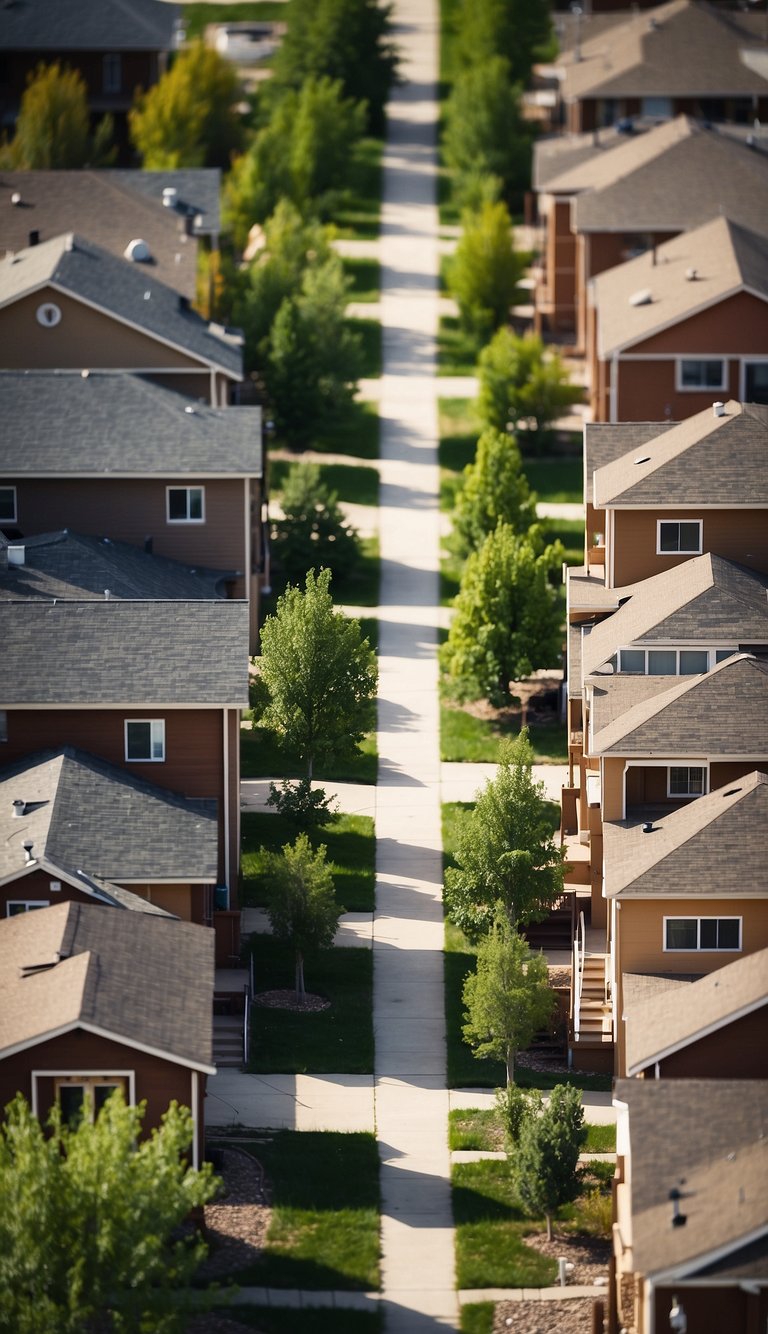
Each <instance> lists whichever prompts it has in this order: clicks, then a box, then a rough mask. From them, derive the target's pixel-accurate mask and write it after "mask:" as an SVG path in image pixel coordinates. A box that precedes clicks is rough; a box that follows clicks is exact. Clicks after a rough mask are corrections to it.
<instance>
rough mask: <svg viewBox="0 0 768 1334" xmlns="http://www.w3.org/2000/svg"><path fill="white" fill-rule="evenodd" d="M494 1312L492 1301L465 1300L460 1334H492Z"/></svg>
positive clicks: (460, 1319) (460, 1314) (494, 1306)
mask: <svg viewBox="0 0 768 1334" xmlns="http://www.w3.org/2000/svg"><path fill="white" fill-rule="evenodd" d="M495 1313H496V1305H495V1303H494V1302H466V1303H465V1305H464V1306H462V1308H461V1311H460V1312H459V1325H460V1329H461V1334H493V1317H494V1315H495ZM265 1334H269V1331H265Z"/></svg>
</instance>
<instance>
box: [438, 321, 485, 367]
mask: <svg viewBox="0 0 768 1334" xmlns="http://www.w3.org/2000/svg"><path fill="white" fill-rule="evenodd" d="M478 350H479V349H478V346H477V339H476V338H475V337H474V335H473V334H469V333H467V332H466V330H464V329H462V327H461V325H460V323H459V320H458V317H457V316H456V315H441V316H440V322H439V324H438V330H437V373H438V375H474V374H475V372H476V370H477V355H478Z"/></svg>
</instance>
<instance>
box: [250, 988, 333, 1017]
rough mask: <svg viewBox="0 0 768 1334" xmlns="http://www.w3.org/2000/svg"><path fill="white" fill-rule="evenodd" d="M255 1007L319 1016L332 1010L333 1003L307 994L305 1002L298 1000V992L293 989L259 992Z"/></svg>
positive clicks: (255, 998) (309, 993) (322, 997)
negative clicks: (325, 1011) (323, 1011)
mask: <svg viewBox="0 0 768 1334" xmlns="http://www.w3.org/2000/svg"><path fill="white" fill-rule="evenodd" d="M253 1004H254V1005H263V1006H264V1007H265V1008H266V1009H268V1010H290V1011H291V1013H292V1014H319V1013H320V1011H321V1010H328V1009H330V1006H331V1002H330V1001H329V1000H326V998H325V996H313V995H312V994H311V992H309V991H308V992H307V994H306V995H305V997H304V999H303V1000H297V999H296V992H295V991H294V990H293V989H292V988H291V989H288V990H283V991H257V992H256V995H255V996H254V998H253Z"/></svg>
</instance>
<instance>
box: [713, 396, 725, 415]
mask: <svg viewBox="0 0 768 1334" xmlns="http://www.w3.org/2000/svg"><path fill="white" fill-rule="evenodd" d="M712 416H713V417H724V416H725V404H724V403H721V402H720V401H719V400H718V401H717V403H713V404H712Z"/></svg>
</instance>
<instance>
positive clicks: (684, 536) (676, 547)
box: [656, 519, 702, 556]
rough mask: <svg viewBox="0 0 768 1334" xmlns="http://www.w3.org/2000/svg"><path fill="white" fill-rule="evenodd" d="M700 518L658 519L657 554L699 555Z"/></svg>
mask: <svg viewBox="0 0 768 1334" xmlns="http://www.w3.org/2000/svg"><path fill="white" fill-rule="evenodd" d="M701 529H702V521H701V519H659V520H658V521H657V523H656V555H657V556H671V555H684V556H700V555H701Z"/></svg>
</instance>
